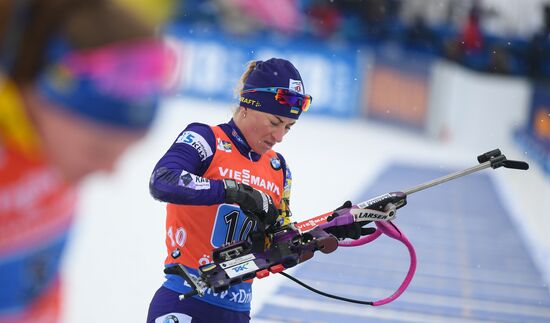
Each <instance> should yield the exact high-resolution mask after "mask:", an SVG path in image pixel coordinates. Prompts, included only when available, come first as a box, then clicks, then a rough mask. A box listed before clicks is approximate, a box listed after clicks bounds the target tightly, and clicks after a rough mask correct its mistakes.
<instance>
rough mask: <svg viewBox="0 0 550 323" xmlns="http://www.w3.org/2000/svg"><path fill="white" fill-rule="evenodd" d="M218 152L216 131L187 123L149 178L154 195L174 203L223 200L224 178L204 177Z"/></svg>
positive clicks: (156, 197)
mask: <svg viewBox="0 0 550 323" xmlns="http://www.w3.org/2000/svg"><path fill="white" fill-rule="evenodd" d="M215 152H216V145H215V138H214V133H213V132H212V129H211V128H210V127H209V126H208V125H204V124H200V123H192V124H190V125H189V126H187V128H185V130H183V131H182V132H181V133H180V134H179V136H178V138H177V139H176V140H175V141H174V143H173V144H172V146H171V147H170V148H169V149H168V151H167V152H166V153H165V154H164V156H162V158H161V159H160V160H159V161H158V163H157V165H156V166H155V169H154V170H153V173H152V175H151V180H150V181H149V191H150V192H151V195H152V196H153V197H154V198H155V199H157V200H160V201H163V202H169V203H174V204H187V205H212V204H218V203H222V202H223V200H224V197H225V189H224V187H223V181H221V180H208V179H206V178H203V177H202V175H203V174H204V172H205V171H206V170H207V169H208V166H209V165H210V163H211V162H212V158H213V155H214V153H215Z"/></svg>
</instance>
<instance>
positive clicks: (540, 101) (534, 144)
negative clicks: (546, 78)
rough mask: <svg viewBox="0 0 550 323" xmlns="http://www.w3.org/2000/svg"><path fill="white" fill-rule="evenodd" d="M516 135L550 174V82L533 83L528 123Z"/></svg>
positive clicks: (524, 147)
mask: <svg viewBox="0 0 550 323" xmlns="http://www.w3.org/2000/svg"><path fill="white" fill-rule="evenodd" d="M515 137H516V139H517V141H518V142H519V144H520V145H521V146H522V148H523V149H525V150H526V152H527V153H528V154H529V155H530V156H531V158H533V159H535V160H536V161H538V162H539V163H540V164H541V166H542V167H543V169H544V171H545V172H546V173H547V174H550V83H537V84H534V85H533V96H532V99H531V108H530V112H529V119H528V123H527V125H526V126H525V127H524V128H522V129H519V130H518V131H517V132H516V134H515Z"/></svg>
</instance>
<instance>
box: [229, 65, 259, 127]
mask: <svg viewBox="0 0 550 323" xmlns="http://www.w3.org/2000/svg"><path fill="white" fill-rule="evenodd" d="M256 62H257V61H249V62H248V63H246V70H245V71H244V73H243V74H242V75H241V78H240V79H239V82H238V83H237V86H236V87H235V90H234V91H233V93H234V95H235V97H236V98H237V99H240V97H241V92H242V91H243V88H244V84H245V83H246V79H248V76H249V75H250V73H252V71H253V70H254V68H255V67H256ZM239 107H240V105H237V107H236V108H235V110H234V111H233V112H234V114H233V115H234V116H236V115H237V113H238V112H239Z"/></svg>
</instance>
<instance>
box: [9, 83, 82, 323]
mask: <svg viewBox="0 0 550 323" xmlns="http://www.w3.org/2000/svg"><path fill="white" fill-rule="evenodd" d="M75 203H76V194H75V190H74V188H73V187H72V186H70V185H68V184H66V183H65V182H64V181H63V180H62V179H61V178H59V176H58V175H57V173H56V172H55V170H54V169H53V168H52V167H51V166H50V165H49V164H48V161H47V159H46V158H45V156H44V154H43V153H42V151H41V149H40V145H39V140H38V138H37V136H36V134H35V131H34V129H33V128H32V125H31V123H30V122H29V119H28V117H27V115H26V113H25V109H24V107H23V104H22V102H21V98H20V96H19V94H18V91H17V89H16V87H15V85H13V84H12V83H10V82H9V81H8V80H5V79H2V77H0V322H2V323H4V322H57V321H58V320H59V310H60V284H59V268H60V259H61V254H62V251H63V249H64V246H65V243H66V240H67V235H68V231H69V227H70V225H71V221H72V218H73V214H74V210H75Z"/></svg>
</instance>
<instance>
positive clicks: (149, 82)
mask: <svg viewBox="0 0 550 323" xmlns="http://www.w3.org/2000/svg"><path fill="white" fill-rule="evenodd" d="M51 46H53V47H55V48H57V49H58V50H59V48H69V47H68V46H67V44H66V43H60V41H59V40H56V41H55V42H54V43H53V44H51ZM174 60H175V55H173V53H172V52H170V51H169V49H168V47H166V46H165V44H164V43H163V42H162V41H161V40H157V39H149V40H142V41H135V42H124V43H116V44H111V45H106V46H104V47H100V48H95V49H88V50H79V51H70V50H66V51H65V53H64V54H63V55H62V56H61V58H60V59H59V60H57V61H55V62H54V63H53V64H52V65H51V66H50V67H49V68H48V69H47V70H46V71H45V72H44V73H43V74H42V75H41V76H40V78H39V81H38V87H39V89H40V90H41V91H42V92H43V93H44V94H45V95H46V97H47V98H48V99H50V100H52V101H53V102H54V103H56V104H57V105H58V106H60V107H62V108H65V109H67V110H69V111H71V112H73V113H75V114H77V115H79V116H82V117H86V118H89V119H91V120H93V121H97V122H100V123H105V124H110V125H114V126H118V127H124V128H131V129H145V128H147V127H149V126H150V124H151V123H152V121H153V120H154V118H155V116H156V112H157V109H158V100H159V97H160V96H161V95H162V94H163V93H164V92H166V90H167V89H166V84H167V81H168V80H169V76H170V73H171V71H172V70H173V69H171V67H172V66H173V64H174Z"/></svg>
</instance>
